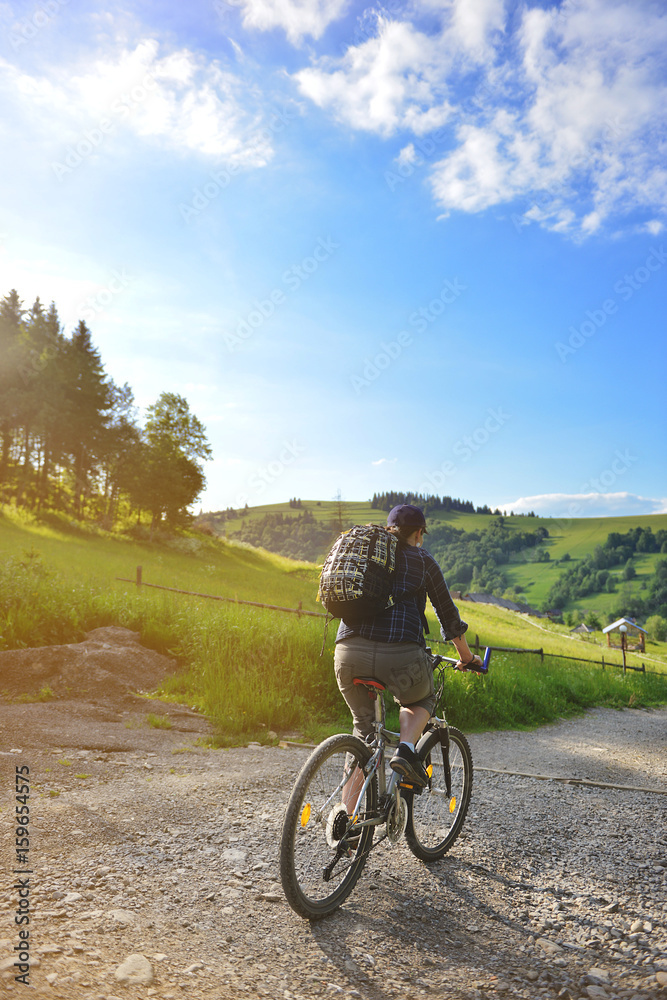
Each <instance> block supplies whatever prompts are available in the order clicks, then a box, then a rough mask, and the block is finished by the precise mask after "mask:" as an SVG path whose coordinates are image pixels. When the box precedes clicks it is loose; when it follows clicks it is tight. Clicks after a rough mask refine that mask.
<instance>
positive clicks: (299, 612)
mask: <svg viewBox="0 0 667 1000" xmlns="http://www.w3.org/2000/svg"><path fill="white" fill-rule="evenodd" d="M302 607H303V602H302V601H299V603H298V605H297V609H296V616H297V618H300V617H301V609H302Z"/></svg>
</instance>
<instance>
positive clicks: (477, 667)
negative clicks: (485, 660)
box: [454, 656, 484, 674]
mask: <svg viewBox="0 0 667 1000" xmlns="http://www.w3.org/2000/svg"><path fill="white" fill-rule="evenodd" d="M483 669H484V666H483V664H482V658H481V656H473V658H472V660H468V661H466V663H463V661H462V660H458V662H456V663H455V664H454V670H462V671H466V670H472V671H473V672H474V673H476V674H479V673H482V672H483Z"/></svg>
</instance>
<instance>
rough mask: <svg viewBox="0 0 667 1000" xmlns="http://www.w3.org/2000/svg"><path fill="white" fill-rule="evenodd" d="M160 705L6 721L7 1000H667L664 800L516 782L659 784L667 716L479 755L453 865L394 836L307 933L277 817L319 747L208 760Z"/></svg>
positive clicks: (74, 709) (5, 715)
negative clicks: (20, 849) (23, 819)
mask: <svg viewBox="0 0 667 1000" xmlns="http://www.w3.org/2000/svg"><path fill="white" fill-rule="evenodd" d="M164 708H165V706H161V708H160V710H161V711H162V710H164ZM153 710H155V711H156V712H157V711H158V708H157V706H155V707H154V708H151V706H150V703H148V705H147V703H146V702H143V701H142V702H139V700H138V699H134V700H132V699H131V698H129V696H128V697H127V698H125V699H121V700H120V701H115V702H113V703H111V702H110V703H102V702H98V703H97V704H92V703H90V702H87V701H70V702H65V701H53V702H48V703H44V704H26V705H16V704H6V703H5V704H0V728H1V732H2V739H1V742H0V751H1V752H0V807H1V809H2V811H1V812H0V830H1V831H2V838H1V854H0V865H1V867H2V872H3V876H4V877H3V885H2V892H1V894H0V993H3V994H6V995H7V996H16V997H18V996H23V995H26V996H34V997H38V998H42V997H51V998H63V1000H80V998H81V1000H83V998H90V1000H112V998H116V997H117V998H125V997H140V998H143V997H146V998H149V997H155V998H159V1000H175V998H180V997H191V998H200V997H201V998H217V1000H226V998H232V997H233V998H237V997H238V998H241V997H250V998H254V997H269V998H272V1000H275V998H285V1000H299V998H311V997H334V996H342V997H349V998H359V997H361V998H366V1000H389V998H399V997H400V998H404V997H405V998H412V997H422V996H424V997H426V996H428V997H430V998H433V997H435V998H440V997H442V998H452V1000H453V998H457V1000H472V998H482V997H494V996H504V997H524V998H535V997H563V998H567V997H570V998H577V1000H578V998H579V997H583V998H588V997H600V998H602V997H609V998H623V1000H626V998H627V1000H631V998H636V1000H647V998H652V997H658V996H659V994H660V993H661V992H663V991H662V990H661V986H660V980H661V979H662V978H664V979H665V981H666V982H667V897H666V895H665V870H666V867H667V839H666V837H665V830H666V827H665V806H666V805H667V796H665V795H663V794H656V793H649V792H642V791H623V790H620V789H614V788H598V787H587V786H584V787H582V786H578V785H569V784H563V783H560V782H554V781H539V780H535V779H533V778H526V777H516V776H512V775H508V774H503V773H501V772H502V771H503V770H505V771H520V772H524V773H525V772H529V773H533V774H541V775H545V774H551V775H561V776H570V777H573V778H581V779H588V780H591V781H598V782H607V783H610V784H620V785H625V786H634V787H638V788H640V787H641V788H645V787H652V788H663V789H665V788H667V781H666V776H667V752H666V740H665V736H666V733H667V710H656V711H650V712H646V711H624V712H616V711H612V710H595V711H593V712H590V713H588V714H587V715H586V716H585V717H582V718H579V719H576V720H569V721H561V722H559V723H557V724H556V725H553V726H548V727H544V728H542V729H540V730H537V731H535V732H532V733H516V732H504V733H487V734H479V735H476V736H473V737H472V738H471V741H470V742H471V745H472V749H473V756H474V759H475V765H476V768H477V770H476V774H475V784H474V790H473V802H472V805H471V809H470V812H469V814H468V819H467V821H466V827H465V829H464V833H463V835H462V837H461V838H460V839H459V841H458V842H457V844H456V845H455V847H454V849H453V851H452V853H451V854H450V855H448V856H447V857H446V858H445V859H444V860H443V861H441V862H439V863H437V864H435V865H433V866H431V867H426V866H425V865H423V864H421V863H420V862H418V861H417V860H416V859H415V858H414V857H413V856H412V855H411V854H410V853H409V851H408V850H407V849H406V848H405V847H404V846H403V845H398V846H394V847H391V846H390V845H389V844H388V842H387V841H385V842H384V843H383V844H382V845H380V846H379V847H378V848H377V850H376V851H375V852H373V854H372V855H371V857H370V860H369V864H368V866H367V869H366V871H365V873H364V875H363V876H362V879H361V881H360V883H359V884H358V886H357V889H356V890H355V893H354V894H353V896H352V897H351V899H350V900H349V902H348V903H347V904H346V906H345V907H344V908H343V909H341V910H340V911H339V912H338V913H337V914H336V915H334V916H333V917H331V918H329V919H327V920H325V921H322V922H320V923H317V924H313V925H309V924H307V923H304V921H302V920H301V919H300V918H299V917H297V916H296V915H295V914H294V913H293V912H292V911H291V910H290V908H289V907H288V906H287V904H286V903H285V901H284V899H283V897H282V892H281V889H280V886H279V884H278V882H277V876H278V873H277V851H278V838H279V833H280V824H281V817H282V811H283V808H284V805H285V801H286V798H287V795H288V793H289V788H290V785H291V783H292V781H293V779H294V777H295V775H296V773H297V771H298V770H299V768H300V766H301V764H302V762H303V761H304V760H305V758H306V756H307V753H308V751H306V750H299V749H292V748H289V749H279V748H273V747H272V748H261V747H257V746H250V747H247V748H238V749H232V750H210V749H206V748H205V747H202V746H198V745H197V740H198V739H200V738H201V737H202V736H205V735H206V733H207V730H208V727H207V724H206V721H205V720H204V719H202V718H201V717H199V716H197V715H196V714H195V713H193V712H191V711H189V710H188V709H187V708H186V707H185V708H178V707H176V708H174V707H170V708H169V710H168V711H169V713H170V715H169V718H170V722H171V725H172V728H171V729H155V728H151V727H150V726H149V725H147V724H146V713H147V712H148V711H153ZM16 767H28V768H29V770H30V785H31V795H30V800H29V802H30V871H31V873H32V874H31V875H30V876H28V878H29V887H28V888H29V905H30V912H31V923H30V925H29V927H30V938H29V948H30V972H29V982H30V985H31V987H32V990H31V992H30V993H29V994H23V993H21V990H22V989H23V986H22V985H21V984H20V983H16V982H15V980H14V975H15V974H16V971H15V969H14V967H13V962H14V961H15V954H14V952H13V949H14V947H15V946H16V945H17V944H18V943H19V938H18V932H19V929H20V928H19V927H17V926H16V925H15V923H14V917H15V914H16V912H17V909H19V908H20V902H19V895H18V892H19V890H18V889H17V888H16V887H15V883H14V881H13V880H14V878H19V877H20V876H14V874H13V873H14V869H15V855H14V850H13V848H14V844H13V841H14V828H13V825H12V819H13V809H14V798H13V794H14V781H15V769H16ZM130 956H138V957H135V958H133V959H132V962H131V963H130V965H129V966H127V965H126V964H125V963H126V960H127V959H128V958H130ZM142 979H143V980H144V982H143V983H142V982H140V981H139V980H142ZM664 993H665V995H667V990H665V991H664Z"/></svg>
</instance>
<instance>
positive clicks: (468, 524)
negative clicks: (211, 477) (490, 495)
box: [199, 500, 667, 616]
mask: <svg viewBox="0 0 667 1000" xmlns="http://www.w3.org/2000/svg"><path fill="white" fill-rule="evenodd" d="M300 504H301V507H300V508H294V507H292V506H291V505H290V504H289V503H288V502H286V503H281V504H265V505H262V506H258V507H251V508H248V509H247V511H246V512H244V516H239V517H237V518H235V519H231V520H230V519H224V520H223V519H221V517H220V513H217V514H214V513H209V514H204V515H202V516H201V517H200V519H199V522H200V523H204V524H206V525H208V526H210V528H211V529H212V530H214V531H215V533H216V534H219V535H220V536H222V537H228V538H232V539H233V538H234V537H237V536H238V535H239V534H240V533H243V532H244V530H246V531H247V528H248V526H249V525H252V524H258V523H260V522H261V521H262V520H263V519H266V517H267V515H282V516H283V517H284V518H286V519H296V518H297V517H298V516H299V515H302V514H303V512H304V511H307V512H308V513H309V514H310V515H312V517H313V518H314V520H315V521H316V522H317V523H318V524H322V525H328V526H330V533H329V535H328V536H326V538H327V541H326V542H323V543H322V544H321V545H320V547H319V548H318V549H317V554H316V555H314V556H313V557H312V558H314V559H316V560H317V561H320V562H321V561H322V559H323V558H324V556H325V554H326V551H327V548H328V544H329V541H330V540H331V538H333V537H334V536H335V534H336V531H337V529H338V527H339V524H340V523H341V522H342V524H343V526H344V527H349V526H350V525H351V524H364V523H367V522H368V521H377V522H379V523H384V518H385V516H386V515H385V512H384V511H382V510H378V509H377V508H373V507H371V505H370V503H369V502H343V503H341V502H337V501H331V500H329V501H327V500H322V501H317V500H302V501H300ZM496 519H497V518H496V515H494V514H472V513H462V512H459V511H434V512H433V513H432V514H430V515H429V517H428V524H429V526H431V528H434V527H436V526H438V525H445V524H446V525H450V526H451V527H453V528H456V529H458V530H462V531H465V532H468V533H469V532H473V531H475V532H480V531H484V530H485V529H487V528H489V526H490V525H491V524H492V523H493V522H494V521H496ZM290 523H291V522H290ZM504 523H505V526H506V527H507V528H508V529H509V530H510V531H514V532H527V531H533V532H534V531H535V530H536V529H537V528H539V527H542V528H544V529H546V531H548V533H549V537H548V538H547V539H546V540H545V541H544V543H543V545H542V546H540V547H541V548H544V549H545V550H546V552H548V554H549V559H548V561H539V562H538V561H537V557H538V551H537V550H530V549H529V550H527V551H526V550H524V551H522V552H520V553H517V554H516V555H513V556H512V558H511V561H510V563H509V564H506V565H505V566H503V570H504V572H505V575H506V576H507V578H508V582H509V587H508V590H509V591H513V592H514V593H515V595H516V597H517V599H520V600H522V601H523V602H525V603H527V604H530V605H531V606H532V607H535V608H538V609H541V608H542V607H543V606H544V605H545V602H546V601H547V595H548V593H549V590H550V588H551V586H552V584H553V583H554V582H555V580H556V579H557V578H558V576H559V575H560V574H561V573H562V572H563V571H564V570H565V569H567V568H571V567H572V566H574V565H575V564H576V562H577V560H581V559H582V558H583V557H585V556H587V555H589V554H591V553H593V551H594V550H595V548H596V546H598V545H602V544H603V543H604V542H605V541H606V539H607V536H608V535H609V534H610V532H619V533H621V534H625V533H626V532H627V531H629V530H630V529H632V528H635V527H637V526H640V527H651V529H652V530H653V532H654V533H655V532H657V531H659V530H661V529H663V530H665V529H667V514H645V515H637V516H631V517H600V518H568V519H556V518H545V517H525V516H523V517H522V516H516V517H506V518H505V519H504ZM288 537H289V533H288ZM262 544H264V545H267V544H269V545H270V544H271V543H270V540H267V538H266V536H263V541H262ZM426 545H427V547H428V538H427V540H426ZM283 553H285V550H284V549H283ZM567 554H569V557H570V560H569V561H568V562H564V561H562V560H563V556H566V555H567ZM660 558H661V554H660V553H643V554H638V555H636V556H635V557H633V563H634V565H635V569H636V573H637V575H636V577H635V578H634V579H633V580H631V581H627V582H626V581H620V580H619V583H618V585H617V588H616V590H615V592H613V593H607V592H598V593H593V594H590V595H587V596H586V597H585V598H581V599H579V600H577V601H568V602H566V603H565V604H564V605H563V606H562V607H561V608H560V610H562V611H573V612H574V611H576V612H578V613H580V614H581V615H582V616H583V615H584V614H585V613H586V612H588V611H595V612H598V613H600V614H602V615H603V616H607V614H608V613H609V612H610V611H612V610H613V609H616V608H618V606H619V604H623V602H624V601H627V600H629V599H631V598H632V597H634V596H637V595H639V596H641V595H642V594H643V593H644V592H645V591H646V588H647V586H648V583H649V581H650V579H651V576H652V574H653V573H654V572H655V565H656V562H657V561H658V560H659V559H660ZM662 558H664V555H663V556H662ZM617 575H620V572H619V571H617ZM450 582H451V583H452V585H453V586H456V585H457V581H456V580H451V581H450ZM463 589H465V586H464V588H463ZM467 589H475V588H474V587H473V586H470V587H468V588H467ZM498 596H499V595H498Z"/></svg>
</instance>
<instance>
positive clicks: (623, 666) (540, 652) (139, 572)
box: [116, 566, 658, 674]
mask: <svg viewBox="0 0 667 1000" xmlns="http://www.w3.org/2000/svg"><path fill="white" fill-rule="evenodd" d="M116 580H119V581H120V582H121V583H133V584H135V585H136V586H137V587H150V588H152V589H153V590H166V591H168V592H169V593H171V594H187V595H188V596H189V597H204V598H206V599H207V600H211V601H226V602H227V603H229V604H245V605H247V606H248V607H251V608H264V609H266V610H267V611H283V612H286V613H287V614H291V615H296V616H297V617H299V618H300V617H302V616H307V617H310V618H326V617H327V615H326V614H325V613H324V612H322V611H304V609H303V607H302V602H301V601H299V604H298V606H297V607H296V608H284V607H280V606H279V605H277V604H262V603H260V602H259V601H244V600H239V598H238V597H222V596H220V595H219V594H201V593H199V592H198V591H196V590H181V589H180V588H178V587H164V586H162V585H161V584H159V583H146V581H145V580H144V579H143V567H141V566H137V569H136V574H135V577H134V579H130V578H129V577H126V576H117V577H116ZM429 641H430V642H436V643H440V642H441V640H440V639H430V640H429ZM442 644H443V645H444V644H445V643H442ZM484 648H486V647H484V646H483V645H481V644H480V641H479V636H478V635H475V642H474V644H471V649H473V650H474V651H475V654H479V652H480V650H481V649H484ZM488 648H489V649H491V651H492V652H494V653H531V654H533V655H535V656H539V657H540V662H542V663H544V657H545V656H550V657H553V658H557V659H559V660H575V661H577V662H578V663H589V664H590V663H593V664H596V665H597V666H601V667H602V669H603V670H606V669H607V667H618V668H619V669H620V670H623V672H625V671H626V670H633V671H635V672H636V673H640V674H646V673H649V674H657V673H658V671H657V670H648V671H647V669H646V664H645V663H642V665H641V667H633V666H630V664H627V663H615V662H614V661H611V660H605V658H604V656H603V657H602V659H601V660H588V659H586V658H585V657H583V656H568V655H567V654H566V653H552V652H551V651H550V650H547V651H546V652H545V650H544V647H541V648H540V649H522V648H521V647H518V646H489V647H488Z"/></svg>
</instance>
